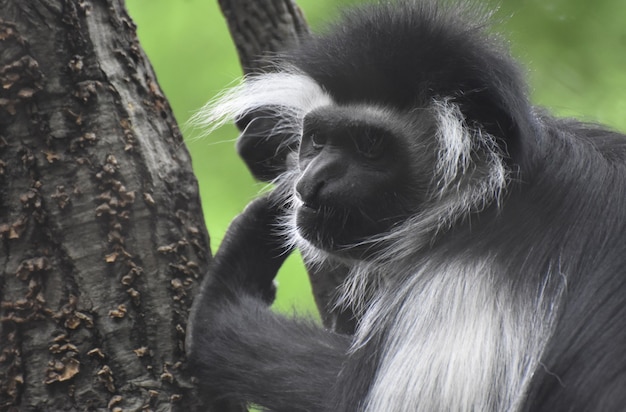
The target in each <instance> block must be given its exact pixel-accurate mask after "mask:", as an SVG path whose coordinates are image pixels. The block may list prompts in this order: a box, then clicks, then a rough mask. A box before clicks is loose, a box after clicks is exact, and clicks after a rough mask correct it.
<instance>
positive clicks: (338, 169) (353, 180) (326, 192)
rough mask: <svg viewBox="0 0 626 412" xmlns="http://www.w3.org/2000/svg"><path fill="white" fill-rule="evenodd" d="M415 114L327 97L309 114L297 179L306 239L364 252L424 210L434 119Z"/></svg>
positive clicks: (298, 212) (299, 221) (298, 218)
mask: <svg viewBox="0 0 626 412" xmlns="http://www.w3.org/2000/svg"><path fill="white" fill-rule="evenodd" d="M417 117H418V118H419V119H420V120H421V121H412V122H411V120H415V119H410V118H403V117H401V116H398V115H397V114H395V113H393V112H391V111H388V110H385V109H382V108H376V107H373V106H366V105H353V106H337V105H327V106H322V107H319V108H316V109H314V110H311V111H310V112H308V113H307V114H306V115H305V116H304V119H303V122H302V136H301V140H300V145H299V150H298V154H297V166H296V167H297V168H298V170H299V173H298V176H297V178H296V181H295V186H294V190H295V196H296V201H295V202H294V208H295V225H296V227H297V229H298V233H299V234H300V235H301V236H302V237H303V238H304V239H306V240H307V241H308V242H310V243H311V244H312V245H314V246H316V247H318V248H320V249H323V250H325V251H327V252H346V251H348V250H352V252H353V253H354V251H355V250H357V249H358V250H359V251H360V252H359V253H361V252H366V251H368V250H370V249H372V248H374V249H375V245H376V243H377V242H376V240H378V239H379V238H380V237H383V236H384V235H385V234H386V233H389V232H390V231H392V230H393V228H394V227H395V226H397V225H398V224H400V223H402V222H404V221H406V220H407V219H408V218H409V217H411V216H413V215H415V214H416V213H419V211H420V207H421V206H422V205H423V203H424V202H425V200H426V199H427V197H428V190H429V187H430V186H431V182H430V171H431V170H432V168H433V166H434V164H435V151H434V150H433V149H432V147H430V146H432V144H433V143H434V142H433V139H432V136H433V135H434V134H435V132H436V126H435V124H434V121H433V119H432V116H430V115H429V114H428V113H422V114H421V115H420V116H417Z"/></svg>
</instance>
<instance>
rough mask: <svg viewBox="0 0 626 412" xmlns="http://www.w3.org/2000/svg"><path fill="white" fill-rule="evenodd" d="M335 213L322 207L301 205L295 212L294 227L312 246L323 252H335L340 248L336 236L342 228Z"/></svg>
mask: <svg viewBox="0 0 626 412" xmlns="http://www.w3.org/2000/svg"><path fill="white" fill-rule="evenodd" d="M336 215H337V212H336V211H334V210H331V209H328V208H323V207H311V206H308V205H302V206H300V207H299V208H298V210H297V211H296V227H297V229H298V233H299V234H300V236H302V237H303V238H304V239H305V240H306V241H307V242H309V243H310V244H311V245H312V246H315V247H316V248H318V249H321V250H324V251H325V252H330V253H333V252H336V251H337V250H338V249H342V248H345V246H344V247H341V246H340V245H339V244H338V242H337V236H338V234H339V233H341V231H342V227H341V225H340V222H339V220H340V219H338V217H337V216H336Z"/></svg>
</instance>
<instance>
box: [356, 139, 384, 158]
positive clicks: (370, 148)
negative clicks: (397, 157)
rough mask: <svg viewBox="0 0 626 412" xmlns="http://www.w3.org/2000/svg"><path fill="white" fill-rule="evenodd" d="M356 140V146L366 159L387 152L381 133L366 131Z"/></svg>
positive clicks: (377, 156) (378, 156)
mask: <svg viewBox="0 0 626 412" xmlns="http://www.w3.org/2000/svg"><path fill="white" fill-rule="evenodd" d="M355 141H356V148H357V151H358V152H359V154H360V155H361V156H363V157H365V158H366V159H371V160H374V159H378V158H380V157H381V156H382V155H383V153H384V152H385V144H384V143H385V142H384V139H383V136H381V135H380V134H377V133H376V134H373V133H367V132H366V133H364V134H363V135H361V136H359V137H358V138H357V139H355Z"/></svg>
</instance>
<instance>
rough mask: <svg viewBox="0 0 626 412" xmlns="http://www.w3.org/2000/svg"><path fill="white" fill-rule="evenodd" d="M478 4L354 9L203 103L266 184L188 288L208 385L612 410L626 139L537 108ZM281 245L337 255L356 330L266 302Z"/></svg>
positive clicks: (354, 404) (428, 410) (618, 396)
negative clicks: (226, 125) (233, 133)
mask: <svg viewBox="0 0 626 412" xmlns="http://www.w3.org/2000/svg"><path fill="white" fill-rule="evenodd" d="M487 19H488V18H487V17H484V16H482V14H481V13H480V12H477V11H472V10H471V7H465V6H461V5H459V4H458V3H457V4H452V5H450V4H448V5H442V4H437V3H435V2H433V1H395V2H391V3H382V4H379V5H367V6H363V7H361V8H359V9H357V10H353V11H350V12H347V13H346V14H345V15H344V17H343V19H342V20H341V21H340V22H339V23H338V24H337V25H336V26H334V29H332V30H330V31H328V32H327V33H326V34H323V35H319V36H311V37H310V38H306V39H303V41H302V43H301V45H299V46H298V47H297V48H296V49H294V50H291V51H288V52H286V53H284V54H283V55H282V56H280V57H279V58H278V60H277V61H276V62H275V68H276V71H275V72H268V73H264V74H259V75H254V76H250V77H248V78H246V79H245V80H244V81H243V83H242V84H241V85H240V86H237V87H235V88H234V89H233V90H230V91H229V92H227V93H225V94H224V95H223V96H222V97H221V98H219V99H218V100H217V102H214V103H213V104H211V105H210V107H209V108H208V109H207V111H206V112H205V114H204V116H206V119H207V122H212V123H214V122H217V123H219V122H222V121H224V119H228V118H235V119H237V120H238V121H239V122H240V124H241V125H243V126H245V127H246V129H245V130H244V132H243V136H242V137H241V143H240V149H241V152H242V154H244V157H245V158H246V159H247V160H248V162H249V163H250V164H252V165H253V167H252V169H253V172H255V174H256V175H257V176H258V177H260V178H264V179H270V178H273V179H274V181H275V185H276V188H275V190H273V192H271V193H270V194H269V195H266V196H265V197H262V198H260V199H258V200H256V201H254V202H252V203H251V204H250V205H249V206H248V207H247V209H246V210H245V211H244V212H243V213H242V214H241V215H240V216H238V217H237V218H236V219H235V220H234V222H233V223H232V225H231V227H230V229H229V230H228V233H227V234H226V237H225V239H224V241H223V244H222V246H221V248H220V250H219V251H218V252H217V255H216V256H215V260H214V262H213V265H212V268H211V270H210V273H209V274H208V275H207V277H206V279H205V280H204V283H203V285H202V288H201V292H200V294H199V295H198V296H197V297H196V301H195V302H194V308H193V310H192V315H191V318H190V322H189V330H188V335H187V342H186V344H187V349H188V355H189V363H190V365H191V367H192V369H193V372H194V373H195V374H196V376H197V377H198V380H199V382H200V385H201V386H202V387H203V388H204V389H206V390H207V391H208V392H210V393H212V394H214V395H215V396H216V397H221V398H224V399H229V400H236V401H241V402H253V403H255V404H259V405H262V406H263V407H265V408H268V409H270V410H272V411H285V412H286V411H289V412H293V411H327V412H343V411H365V412H389V411H391V412H404V411H425V412H439V411H468V412H469V411H481V412H485V411H493V412H501V411H585V412H588V411H624V410H626V137H625V136H624V135H621V134H618V133H615V132H611V131H608V130H606V129H604V128H602V127H599V126H596V125H590V124H585V123H581V122H578V121H575V120H562V119H556V118H554V117H552V116H550V115H549V114H547V113H545V112H544V111H542V110H540V109H537V108H535V107H532V106H531V105H530V103H529V102H528V99H527V92H526V86H525V84H524V81H523V79H522V77H521V75H520V70H519V69H518V67H517V65H516V64H515V63H514V62H513V61H512V60H511V58H510V57H509V55H508V53H507V52H506V51H505V50H504V48H503V47H502V44H501V43H500V42H499V41H498V39H497V37H495V36H494V35H492V34H489V33H488V32H486V31H485V28H484V27H485V22H486V20H487ZM255 139H257V140H256V141H255ZM252 142H254V143H252ZM255 146H256V149H258V150H257V151H255V150H252V151H250V150H248V149H250V148H251V147H252V148H255ZM255 156H256V158H255ZM293 247H297V248H299V249H300V250H301V252H302V253H303V255H304V256H305V259H307V260H308V261H309V262H318V263H319V264H320V265H324V264H332V265H337V266H340V267H342V268H345V269H346V270H345V273H346V275H345V279H344V280H343V282H342V285H341V286H340V288H339V290H338V291H337V299H336V305H338V307H342V308H348V309H349V310H350V311H351V312H352V313H353V314H354V317H355V319H356V323H357V326H356V331H355V333H354V334H353V335H348V334H340V333H336V332H334V331H331V330H326V329H324V328H322V327H320V326H318V325H315V324H313V323H311V322H309V321H306V320H301V319H293V318H290V317H285V316H282V315H279V314H277V313H273V312H272V311H270V309H269V308H268V305H269V303H270V302H271V300H272V298H273V293H274V291H273V286H272V281H273V278H274V275H275V273H276V271H277V270H278V268H279V266H280V265H281V264H282V262H283V260H284V258H285V257H286V255H287V254H288V253H289V252H290V251H291V249H292V248H293Z"/></svg>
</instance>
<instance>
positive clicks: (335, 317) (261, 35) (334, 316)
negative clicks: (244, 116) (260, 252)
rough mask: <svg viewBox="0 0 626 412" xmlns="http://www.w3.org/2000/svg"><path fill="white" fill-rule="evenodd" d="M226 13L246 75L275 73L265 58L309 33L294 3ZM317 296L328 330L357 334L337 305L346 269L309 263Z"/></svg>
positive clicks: (260, 2)
mask: <svg viewBox="0 0 626 412" xmlns="http://www.w3.org/2000/svg"><path fill="white" fill-rule="evenodd" d="M219 4H220V7H221V9H222V13H223V14H224V17H225V18H226V22H227V24H228V28H229V31H230V34H231V37H232V38H233V41H234V43H235V46H236V47H237V53H238V55H239V61H240V62H241V66H242V68H243V72H244V74H250V73H254V72H255V71H259V70H271V69H272V67H273V66H272V65H271V64H270V65H266V64H265V63H267V60H264V59H263V57H264V56H268V55H269V56H271V55H272V54H275V53H276V52H280V51H282V50H284V49H286V48H288V47H295V46H297V44H298V43H299V41H300V39H301V37H302V36H304V35H307V34H308V33H309V28H308V25H307V23H306V21H305V19H304V15H303V14H302V11H301V10H300V8H299V7H298V6H297V5H296V3H295V2H294V1H293V0H219ZM305 266H306V267H307V271H308V273H309V279H310V280H311V286H312V289H313V295H314V297H315V302H316V304H317V308H318V310H319V312H320V316H321V318H322V321H323V323H324V325H325V326H327V327H329V328H332V329H335V330H336V331H338V332H341V333H353V332H354V329H355V327H356V323H355V320H354V317H353V314H352V313H351V312H350V311H348V310H346V311H343V310H341V309H338V308H336V307H335V306H334V304H333V299H334V298H335V295H336V290H337V287H338V286H339V284H340V283H341V282H342V281H343V280H344V279H345V277H346V276H347V269H346V268H345V267H342V266H331V265H326V266H323V267H320V266H319V265H316V266H315V267H314V266H312V265H308V264H307V262H305Z"/></svg>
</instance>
